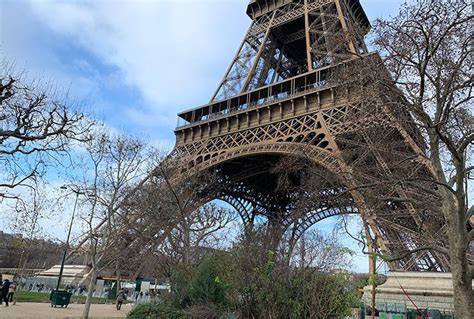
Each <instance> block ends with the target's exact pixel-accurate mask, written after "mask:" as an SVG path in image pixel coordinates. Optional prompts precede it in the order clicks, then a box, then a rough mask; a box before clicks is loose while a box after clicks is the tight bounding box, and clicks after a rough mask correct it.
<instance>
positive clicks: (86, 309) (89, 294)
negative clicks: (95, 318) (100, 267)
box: [82, 266, 97, 319]
mask: <svg viewBox="0 0 474 319" xmlns="http://www.w3.org/2000/svg"><path fill="white" fill-rule="evenodd" d="M96 278H97V269H96V267H94V266H92V270H91V281H90V282H89V290H88V291H87V298H86V304H85V305H84V311H83V313H82V319H88V318H89V311H90V308H91V303H92V294H93V293H94V287H95V280H96Z"/></svg>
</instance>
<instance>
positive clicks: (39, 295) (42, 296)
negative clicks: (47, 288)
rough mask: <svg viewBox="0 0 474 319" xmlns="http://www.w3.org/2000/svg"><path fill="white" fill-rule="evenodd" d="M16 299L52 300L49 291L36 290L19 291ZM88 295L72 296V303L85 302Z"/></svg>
mask: <svg viewBox="0 0 474 319" xmlns="http://www.w3.org/2000/svg"><path fill="white" fill-rule="evenodd" d="M15 299H16V301H18V302H22V301H30V302H50V301H49V293H48V292H36V291H17V292H16V293H15ZM85 302H86V296H74V295H73V296H72V297H71V303H85ZM92 303H115V300H107V299H106V298H98V297H93V298H92Z"/></svg>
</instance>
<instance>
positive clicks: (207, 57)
mask: <svg viewBox="0 0 474 319" xmlns="http://www.w3.org/2000/svg"><path fill="white" fill-rule="evenodd" d="M402 2H403V1H401V0H385V1H384V0H361V3H362V5H363V7H364V9H365V10H366V12H367V15H368V17H369V19H370V20H371V21H372V20H374V19H376V18H377V17H388V16H389V15H394V14H396V12H397V9H398V7H399V5H400V4H401V3H402ZM247 3H248V1H247V0H227V1H222V0H198V1H191V0H173V1H171V0H169V1H158V0H155V1H151V0H150V1H148V0H138V1H132V0H95V1H72V0H71V1H66V0H62V1H59V0H58V1H50V0H36V1H33V0H32V1H23V0H0V53H1V54H2V55H4V56H6V57H7V59H9V60H11V61H14V62H15V64H16V68H17V69H18V70H25V71H27V73H28V75H29V76H30V77H33V78H37V77H42V78H46V79H48V80H53V81H54V82H55V83H56V84H57V85H58V86H60V87H63V88H64V89H67V90H69V92H70V96H71V100H72V101H73V102H74V104H75V105H76V106H78V107H81V108H83V109H85V110H86V112H88V113H89V114H91V115H92V116H93V117H96V118H98V119H100V120H103V121H104V122H105V123H106V124H107V125H108V126H110V127H111V128H113V129H116V130H122V131H126V132H129V133H132V134H134V135H140V136H143V137H144V138H145V139H147V140H148V141H150V142H151V143H153V144H155V145H158V146H161V147H165V148H171V147H172V146H173V144H174V134H173V129H174V128H175V126H176V114H177V113H178V112H179V111H182V110H185V109H189V108H192V107H195V106H199V105H202V104H205V103H206V102H207V101H208V100H209V98H210V96H211V94H212V93H213V91H214V90H215V88H216V86H217V84H218V82H219V81H220V79H221V77H222V75H223V73H224V72H225V70H226V68H227V66H228V64H229V63H230V60H231V59H232V57H233V55H234V54H235V50H236V49H237V47H238V45H239V43H240V41H241V39H242V37H243V34H244V32H245V30H246V29H247V27H248V25H249V23H250V20H249V18H248V17H247V15H246V14H245V8H246V5H247ZM327 224H330V221H328V222H326V223H323V224H322V225H321V227H324V226H323V225H327ZM1 226H2V225H1V224H0V227H1ZM58 236H59V237H61V234H58ZM64 237H65V233H64ZM358 264H360V265H359V266H358V267H357V270H364V269H365V268H366V266H364V265H365V264H366V261H365V258H364V261H360V262H359V263H358Z"/></svg>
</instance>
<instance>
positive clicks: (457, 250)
mask: <svg viewBox="0 0 474 319" xmlns="http://www.w3.org/2000/svg"><path fill="white" fill-rule="evenodd" d="M441 192H442V196H443V202H442V210H443V214H444V217H445V220H446V224H447V225H446V226H447V227H446V229H447V235H448V241H449V247H450V250H449V251H450V256H449V257H450V265H451V273H452V281H453V293H454V295H453V299H454V313H455V317H456V318H462V319H463V318H474V308H473V307H472V305H474V294H473V291H472V273H471V271H470V268H469V263H468V260H467V250H468V247H469V245H468V239H467V228H466V221H465V217H464V212H463V211H462V209H459V207H458V206H457V205H456V204H455V198H454V197H453V196H452V194H450V193H449V192H448V191H447V190H445V189H442V190H441Z"/></svg>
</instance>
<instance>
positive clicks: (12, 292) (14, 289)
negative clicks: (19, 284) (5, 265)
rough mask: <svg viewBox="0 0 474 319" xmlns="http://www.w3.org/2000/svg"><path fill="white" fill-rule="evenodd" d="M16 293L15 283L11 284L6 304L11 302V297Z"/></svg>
mask: <svg viewBox="0 0 474 319" xmlns="http://www.w3.org/2000/svg"><path fill="white" fill-rule="evenodd" d="M15 292H16V282H12V283H11V284H10V287H9V288H8V297H7V299H8V302H13V295H14V294H15Z"/></svg>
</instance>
